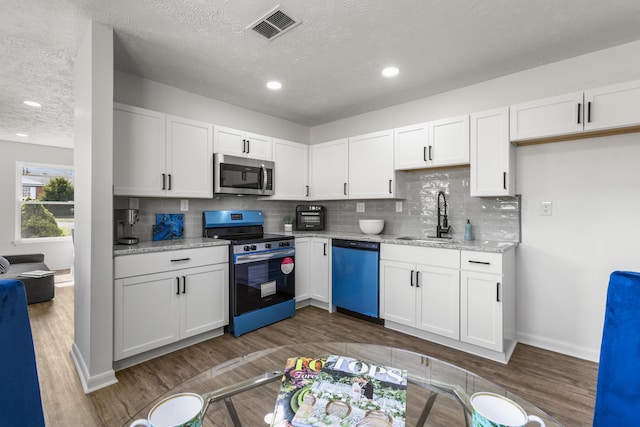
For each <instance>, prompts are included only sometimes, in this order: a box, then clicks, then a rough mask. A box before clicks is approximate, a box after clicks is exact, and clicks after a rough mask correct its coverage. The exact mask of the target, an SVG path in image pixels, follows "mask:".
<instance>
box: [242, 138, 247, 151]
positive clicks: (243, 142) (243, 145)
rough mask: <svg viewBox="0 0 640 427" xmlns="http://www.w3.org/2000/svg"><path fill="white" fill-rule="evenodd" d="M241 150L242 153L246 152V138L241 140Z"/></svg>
mask: <svg viewBox="0 0 640 427" xmlns="http://www.w3.org/2000/svg"><path fill="white" fill-rule="evenodd" d="M242 152H243V153H246V152H247V140H246V139H243V140H242Z"/></svg>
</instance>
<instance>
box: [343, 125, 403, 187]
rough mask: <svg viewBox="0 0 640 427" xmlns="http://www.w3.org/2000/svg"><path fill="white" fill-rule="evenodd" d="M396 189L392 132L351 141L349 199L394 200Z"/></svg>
mask: <svg viewBox="0 0 640 427" xmlns="http://www.w3.org/2000/svg"><path fill="white" fill-rule="evenodd" d="M397 186H398V183H397V181H396V173H395V170H394V166H393V130H386V131H382V132H375V133H370V134H366V135H360V136H356V137H353V138H349V191H348V193H349V198H350V199H385V198H395V197H398V195H397Z"/></svg>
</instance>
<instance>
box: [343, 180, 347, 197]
mask: <svg viewBox="0 0 640 427" xmlns="http://www.w3.org/2000/svg"><path fill="white" fill-rule="evenodd" d="M342 191H343V193H344V195H345V196H346V195H347V183H346V182H345V183H344V187H343V189H342Z"/></svg>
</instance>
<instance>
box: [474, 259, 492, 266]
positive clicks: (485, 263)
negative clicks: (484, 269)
mask: <svg viewBox="0 0 640 427" xmlns="http://www.w3.org/2000/svg"><path fill="white" fill-rule="evenodd" d="M469 264H482V265H491V263H490V262H487V261H474V260H472V259H470V260H469Z"/></svg>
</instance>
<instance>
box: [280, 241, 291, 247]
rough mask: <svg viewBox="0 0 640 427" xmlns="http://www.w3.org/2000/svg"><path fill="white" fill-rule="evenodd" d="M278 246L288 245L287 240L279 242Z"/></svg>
mask: <svg viewBox="0 0 640 427" xmlns="http://www.w3.org/2000/svg"><path fill="white" fill-rule="evenodd" d="M280 246H289V242H280Z"/></svg>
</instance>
